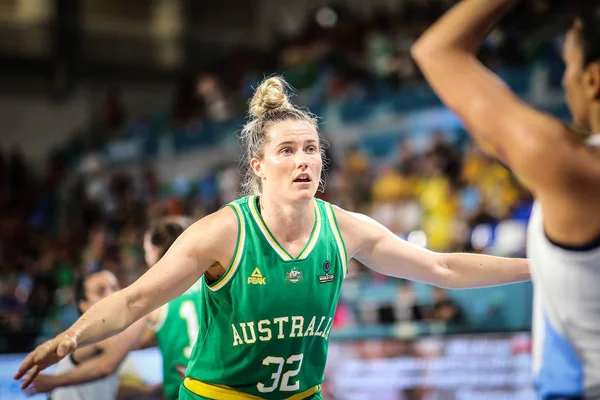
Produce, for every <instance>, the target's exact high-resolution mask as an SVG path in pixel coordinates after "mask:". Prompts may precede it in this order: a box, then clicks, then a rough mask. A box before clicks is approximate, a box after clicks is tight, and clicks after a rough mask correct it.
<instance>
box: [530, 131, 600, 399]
mask: <svg viewBox="0 0 600 400" xmlns="http://www.w3.org/2000/svg"><path fill="white" fill-rule="evenodd" d="M595 138H598V136H597V135H596V136H595ZM590 144H592V143H590ZM594 144H595V143H594ZM599 184H600V182H599ZM527 255H528V258H529V259H530V262H531V274H532V279H533V283H534V306H533V374H534V378H535V384H536V388H537V390H538V395H539V396H540V398H541V399H567V398H570V399H577V398H581V399H583V398H600V238H598V240H597V241H596V243H591V244H590V246H588V247H587V248H581V249H569V248H565V247H563V246H560V245H558V244H555V243H553V242H552V241H551V240H549V239H548V237H547V236H546V234H545V232H544V227H543V216H542V209H541V207H540V205H539V203H537V202H536V204H534V207H533V211H532V214H531V218H530V221H529V228H528V233H527Z"/></svg>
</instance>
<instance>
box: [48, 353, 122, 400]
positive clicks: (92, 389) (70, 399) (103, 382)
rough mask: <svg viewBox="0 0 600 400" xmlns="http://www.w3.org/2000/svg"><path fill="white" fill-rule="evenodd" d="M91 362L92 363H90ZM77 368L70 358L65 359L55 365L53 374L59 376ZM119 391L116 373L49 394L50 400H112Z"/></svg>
mask: <svg viewBox="0 0 600 400" xmlns="http://www.w3.org/2000/svg"><path fill="white" fill-rule="evenodd" d="M92 362H93V361H92ZM75 367H77V364H76V363H75V362H74V361H73V359H72V357H71V356H68V357H65V358H63V359H62V360H60V361H59V363H58V364H57V365H56V370H55V372H54V373H55V374H56V375H60V374H64V373H66V372H69V371H71V370H72V369H74V368H75ZM118 390H119V378H118V376H117V372H115V373H113V374H111V375H109V376H107V377H106V378H102V379H98V380H96V381H93V382H88V383H84V384H81V385H73V386H65V387H61V388H58V389H55V390H53V391H52V392H51V393H50V399H51V400H114V399H116V398H117V392H118Z"/></svg>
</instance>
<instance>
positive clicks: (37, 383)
mask: <svg viewBox="0 0 600 400" xmlns="http://www.w3.org/2000/svg"><path fill="white" fill-rule="evenodd" d="M55 380H56V378H55V376H54V375H46V374H39V375H38V376H37V377H36V378H35V379H34V380H33V381H32V382H31V385H30V386H29V387H28V388H27V389H25V394H26V395H27V397H31V396H33V395H35V394H39V393H50V392H51V391H52V390H54V388H56V384H55Z"/></svg>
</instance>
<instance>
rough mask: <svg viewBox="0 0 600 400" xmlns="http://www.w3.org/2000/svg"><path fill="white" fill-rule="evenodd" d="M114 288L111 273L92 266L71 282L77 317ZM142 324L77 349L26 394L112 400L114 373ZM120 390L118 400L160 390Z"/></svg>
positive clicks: (116, 383) (116, 388)
mask: <svg viewBox="0 0 600 400" xmlns="http://www.w3.org/2000/svg"><path fill="white" fill-rule="evenodd" d="M118 286H119V284H118V282H117V278H116V277H115V276H114V274H113V273H112V272H110V271H107V270H105V269H103V268H102V267H101V266H99V265H96V264H95V265H94V266H93V267H92V269H91V270H90V271H88V272H86V273H85V274H83V275H82V276H80V277H79V278H78V279H77V281H76V282H75V301H76V304H77V307H78V309H79V311H80V313H81V314H83V313H85V312H86V311H87V310H89V309H90V307H92V306H93V305H94V304H96V303H97V302H98V301H100V300H102V299H103V298H105V297H108V296H110V295H111V294H113V293H115V292H116V291H118V290H119V287H118ZM144 324H145V322H144V319H141V320H139V321H137V322H136V323H134V324H133V325H131V327H129V328H128V329H126V330H124V331H123V332H121V333H120V334H118V335H116V336H113V337H112V338H109V339H106V340H104V341H101V342H99V343H96V344H92V345H90V346H86V347H82V348H80V349H78V350H77V351H75V352H74V353H72V354H71V355H70V356H69V357H66V358H64V359H62V360H61V361H60V362H59V363H58V365H57V366H56V370H55V374H54V375H45V374H40V375H38V376H37V378H36V379H35V380H34V381H33V382H32V384H31V386H30V387H29V389H27V390H26V393H27V394H28V395H32V394H36V393H50V398H51V399H52V400H96V399H97V400H106V399H116V398H117V393H118V392H119V377H118V374H117V370H118V368H119V367H120V366H121V364H122V362H123V360H124V359H125V357H126V356H127V354H128V353H129V351H131V350H133V349H135V348H136V347H137V345H138V341H139V339H140V337H141V335H142V332H143V330H144ZM123 389H124V390H123V391H122V396H121V398H127V397H128V396H129V395H132V396H141V395H146V396H147V397H152V395H153V394H160V387H139V386H138V387H136V388H133V389H134V390H133V391H132V390H131V389H132V388H123ZM156 392H158V393H156ZM128 393H129V394H128Z"/></svg>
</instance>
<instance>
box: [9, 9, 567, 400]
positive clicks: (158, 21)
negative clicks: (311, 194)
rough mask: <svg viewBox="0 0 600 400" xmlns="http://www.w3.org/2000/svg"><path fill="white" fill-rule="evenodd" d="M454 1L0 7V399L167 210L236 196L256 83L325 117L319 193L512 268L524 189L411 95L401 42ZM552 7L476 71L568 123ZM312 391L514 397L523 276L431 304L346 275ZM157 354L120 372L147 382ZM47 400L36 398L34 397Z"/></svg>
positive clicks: (449, 119) (410, 235)
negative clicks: (490, 73) (272, 81)
mask: <svg viewBox="0 0 600 400" xmlns="http://www.w3.org/2000/svg"><path fill="white" fill-rule="evenodd" d="M453 3H454V2H453V1H450V0H377V1H376V0H371V1H362V0H338V1H333V0H331V1H328V0H305V1H302V2H298V1H289V0H286V1H282V0H252V1H250V0H220V1H218V2H201V1H193V0H128V1H120V0H0V277H1V280H0V353H3V354H0V399H2V400H5V399H11V400H12V399H21V398H24V396H23V395H22V394H21V392H20V390H19V388H18V383H17V382H13V381H12V375H13V374H14V372H15V371H16V368H17V366H18V364H19V363H20V361H21V360H22V359H23V356H24V353H25V352H27V351H30V350H31V349H32V348H33V347H34V346H35V345H36V344H39V343H40V342H41V341H43V340H45V339H48V338H50V337H53V336H54V335H56V334H57V333H59V332H61V331H62V330H63V329H65V328H66V327H68V326H69V325H70V324H71V323H72V322H73V321H74V320H75V319H76V318H77V312H76V310H75V308H74V305H73V303H72V284H73V280H74V277H75V276H76V275H77V273H78V272H79V271H82V270H83V269H85V268H86V266H89V265H90V264H91V263H95V262H102V263H103V264H104V265H105V266H106V267H107V268H109V269H110V270H112V271H113V272H115V274H117V276H118V278H119V280H120V282H121V285H122V286H126V285H128V284H130V283H131V282H133V281H134V280H135V279H136V278H137V277H139V276H140V274H142V273H143V272H144V271H145V269H146V266H145V265H144V261H143V254H142V249H141V238H142V234H143V231H144V229H145V227H146V226H147V224H148V223H149V221H152V220H154V219H156V218H157V217H160V216H163V215H167V214H188V215H192V216H193V217H194V218H200V217H202V216H204V215H206V214H207V213H210V212H212V211H214V210H216V209H217V208H218V207H219V206H220V205H221V204H223V203H225V202H228V201H230V200H232V199H234V198H235V197H236V196H237V189H238V183H239V182H238V181H239V179H238V178H239V175H238V172H239V165H238V160H239V156H240V153H239V147H238V140H237V137H236V133H237V132H238V131H239V129H240V127H241V125H242V124H243V121H244V113H245V111H246V107H247V100H248V98H249V97H250V95H251V93H252V88H253V87H256V85H257V83H258V82H259V81H260V80H261V79H262V78H264V77H265V76H269V75H271V74H273V73H280V74H283V76H284V77H285V78H286V79H287V80H288V81H289V83H290V84H291V85H292V86H294V87H295V88H296V93H295V97H294V101H296V102H297V103H299V104H301V105H305V106H308V107H310V109H311V111H312V112H314V113H316V114H318V115H319V116H320V118H321V133H322V134H323V136H324V137H325V138H326V139H327V140H328V142H329V143H330V145H331V146H330V148H329V149H328V151H327V158H328V163H329V166H328V170H327V172H326V181H327V184H326V190H325V192H324V193H323V194H322V196H323V197H324V198H326V199H327V200H329V201H331V202H334V203H336V204H339V205H340V206H342V207H344V208H347V209H349V210H353V211H359V212H363V213H366V214H369V215H371V216H372V217H374V218H375V219H377V220H378V221H380V222H381V223H383V224H385V225H386V226H387V227H388V228H390V229H391V230H392V231H393V232H395V233H397V234H398V235H399V236H402V237H404V238H406V239H407V240H409V241H410V242H413V243H416V244H418V245H422V246H427V247H428V248H431V249H433V250H438V251H469V252H481V253H488V254H496V255H503V256H515V257H517V256H523V255H524V245H525V226H526V223H527V219H528V217H529V212H530V208H531V196H530V194H529V193H528V192H527V191H526V190H525V189H524V188H523V187H522V186H521V185H520V184H519V182H518V181H517V180H516V179H515V178H514V176H512V175H511V174H510V172H509V171H507V170H506V169H505V168H504V167H503V166H501V165H500V164H498V163H497V162H495V161H493V160H491V159H489V158H487V157H486V156H485V155H484V154H483V153H482V152H481V150H480V149H478V148H477V147H476V146H475V145H474V144H473V143H472V142H471V141H470V140H469V138H468V136H467V135H466V133H465V131H464V129H463V127H462V126H461V124H460V123H459V121H458V120H457V119H456V117H455V116H453V115H452V114H451V113H449V112H448V111H447V110H446V109H445V108H444V107H443V106H442V105H441V103H440V102H439V100H438V99H437V97H436V96H435V94H434V93H432V92H431V90H430V89H429V88H428V86H427V85H426V84H425V83H424V81H423V79H422V77H421V75H420V73H419V71H418V69H417V68H416V67H415V65H414V63H413V61H412V60H411V57H410V54H409V49H410V45H411V43H412V42H413V40H414V39H415V38H416V37H417V36H418V35H419V34H420V33H421V32H422V31H423V30H424V28H425V27H427V26H428V25H429V24H430V23H431V22H432V21H433V20H434V19H435V18H436V17H438V16H439V15H440V14H441V13H442V12H443V11H444V10H445V9H447V8H448V7H449V6H450V5H451V4H453ZM560 3H561V2H559V1H550V0H532V1H523V2H522V4H521V5H520V6H519V7H518V8H517V9H516V10H515V11H514V12H513V13H511V14H510V16H509V18H507V19H506V20H505V21H504V22H503V23H502V24H501V25H500V26H499V27H498V28H497V29H495V30H494V31H493V32H492V33H491V35H490V36H489V38H488V39H487V40H486V42H485V45H484V47H483V48H482V50H481V58H482V59H483V60H485V62H486V64H487V65H489V66H491V67H492V68H493V69H494V70H495V71H496V72H497V73H498V74H499V75H500V76H501V77H502V78H503V79H505V80H506V82H507V83H508V84H509V85H510V86H511V87H512V88H513V89H514V90H515V91H516V92H517V93H518V94H519V95H520V96H522V97H523V98H524V99H526V101H527V102H529V103H531V104H534V105H535V106H537V107H539V108H542V109H545V110H547V111H549V112H551V113H553V114H554V115H556V116H558V117H560V118H562V119H564V120H565V122H567V123H568V122H569V121H568V112H567V109H566V106H565V104H564V99H563V96H562V92H561V87H560V79H561V74H562V71H563V65H562V62H561V55H560V54H561V42H562V37H561V30H562V28H563V22H564V20H563V17H564V15H565V14H564V12H563V10H562V9H561V7H560V6H561V4H560ZM350 271H351V272H350V275H349V277H348V279H347V280H346V282H345V283H344V287H343V292H342V298H341V301H340V306H339V310H338V313H337V315H336V320H335V325H334V331H333V334H332V336H331V346H330V355H329V363H328V368H327V372H326V378H327V380H326V383H325V398H327V399H472V398H485V399H496V398H497V399H500V398H502V399H506V398H511V399H521V398H522V399H525V398H527V399H529V398H533V397H534V395H533V392H532V383H531V380H530V369H529V368H530V350H531V348H530V347H531V346H530V335H529V330H530V327H531V323H530V317H531V300H532V288H531V285H530V284H529V283H523V284H516V285H510V286H504V287H496V288H489V289H477V290H464V291H444V290H434V289H433V288H431V287H429V286H427V285H422V284H414V283H409V282H402V281H400V280H392V279H389V278H386V277H384V276H380V275H377V274H375V273H374V272H372V271H370V270H367V269H366V268H364V267H363V266H361V265H359V264H358V263H353V264H352V265H351V266H350ZM159 357H160V355H159V354H158V352H157V351H156V350H152V349H151V350H146V351H143V352H136V353H134V354H132V355H131V356H130V358H129V359H128V362H127V364H126V365H125V366H124V368H123V370H122V371H121V374H122V377H123V379H137V380H139V381H145V382H146V383H154V382H157V381H159V380H160V358H159ZM38 398H43V396H41V397H40V396H38Z"/></svg>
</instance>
